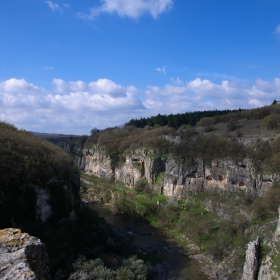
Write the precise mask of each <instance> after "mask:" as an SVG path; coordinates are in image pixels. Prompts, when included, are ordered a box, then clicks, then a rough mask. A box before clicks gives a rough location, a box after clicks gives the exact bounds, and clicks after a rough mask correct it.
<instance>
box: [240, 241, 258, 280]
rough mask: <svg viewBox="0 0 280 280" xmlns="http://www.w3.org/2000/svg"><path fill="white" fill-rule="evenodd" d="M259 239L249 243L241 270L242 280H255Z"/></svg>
mask: <svg viewBox="0 0 280 280" xmlns="http://www.w3.org/2000/svg"><path fill="white" fill-rule="evenodd" d="M259 251H260V238H259V237H258V238H257V239H256V240H255V241H252V242H249V244H248V247H247V250H246V261H245V264H244V268H243V275H242V280H256V279H257V273H258V265H259Z"/></svg>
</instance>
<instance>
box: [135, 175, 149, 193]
mask: <svg viewBox="0 0 280 280" xmlns="http://www.w3.org/2000/svg"><path fill="white" fill-rule="evenodd" d="M148 185H149V184H148V182H147V180H146V178H141V179H139V180H138V181H137V182H136V184H135V185H134V189H135V190H136V191H137V192H142V191H144V190H145V189H146V188H147V187H148Z"/></svg>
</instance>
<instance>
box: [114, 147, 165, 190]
mask: <svg viewBox="0 0 280 280" xmlns="http://www.w3.org/2000/svg"><path fill="white" fill-rule="evenodd" d="M164 170H165V159H162V158H161V157H160V155H157V154H155V153H154V151H152V150H146V149H136V150H134V151H133V153H132V154H131V155H129V156H127V157H126V161H125V164H124V165H123V166H121V167H117V168H116V169H115V180H117V181H121V182H123V183H124V184H125V185H126V186H128V187H132V186H133V185H134V184H135V183H136V182H137V180H139V179H140V178H143V177H144V178H146V180H147V182H148V183H149V184H150V185H153V184H154V183H155V181H156V178H157V176H158V174H159V173H160V172H163V171H164Z"/></svg>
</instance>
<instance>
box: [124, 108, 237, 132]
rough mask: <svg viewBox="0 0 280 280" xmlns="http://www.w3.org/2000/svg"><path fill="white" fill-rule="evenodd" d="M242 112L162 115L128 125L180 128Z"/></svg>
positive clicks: (135, 120) (132, 120)
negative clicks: (204, 119)
mask: <svg viewBox="0 0 280 280" xmlns="http://www.w3.org/2000/svg"><path fill="white" fill-rule="evenodd" d="M238 111H241V109H239V110H214V111H195V112H190V113H183V114H175V115H173V114H170V115H161V114H158V115H157V116H152V117H149V118H140V119H139V120H138V119H131V120H130V121H129V122H128V123H127V124H126V125H134V126H136V127H141V128H143V127H145V126H151V127H153V126H155V125H159V126H165V125H168V126H170V127H174V128H179V127H181V126H182V125H190V126H194V125H196V123H197V122H198V121H199V120H200V119H202V118H206V117H214V116H222V115H226V114H228V113H235V112H238Z"/></svg>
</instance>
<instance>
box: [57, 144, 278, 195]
mask: <svg viewBox="0 0 280 280" xmlns="http://www.w3.org/2000/svg"><path fill="white" fill-rule="evenodd" d="M60 146H61V147H62V148H64V149H65V150H66V151H70V153H71V155H72V157H73V159H74V162H75V163H76V164H77V165H78V166H79V168H80V169H81V170H84V171H85V172H87V173H89V174H92V175H95V176H97V177H101V178H107V179H115V180H116V181H121V182H123V183H124V184H125V185H126V186H129V187H131V186H133V185H134V184H135V183H136V182H137V180H139V178H143V177H145V178H146V179H147V181H148V182H149V183H150V184H155V182H156V178H157V176H158V174H159V173H160V172H165V176H164V177H163V180H162V183H161V184H160V185H158V186H157V187H158V189H161V190H163V194H164V195H166V196H169V197H171V196H174V197H178V198H180V197H184V196H185V195H186V193H187V192H188V191H192V192H200V191H202V190H206V191H218V192H219V191H228V192H235V191H238V190H244V191H246V192H247V193H250V194H253V195H257V196H261V197H263V196H264V194H265V193H266V192H267V191H268V190H269V189H270V188H271V186H272V183H273V181H274V180H277V181H279V178H278V176H276V175H275V174H270V175H264V174H258V173H257V171H256V165H255V163H253V161H252V160H251V159H249V158H247V159H244V160H243V161H242V162H237V161H235V160H231V159H215V160H213V161H212V162H210V163H206V162H204V161H203V160H201V159H196V160H195V161H194V162H188V160H185V161H183V160H182V159H180V158H175V157H173V156H172V155H169V157H168V158H161V155H160V154H157V151H153V150H149V149H144V148H142V149H140V148H139V149H136V150H134V151H132V152H131V154H130V155H128V156H126V161H125V162H124V163H123V164H121V165H119V166H113V165H112V161H111V158H110V156H109V154H108V153H106V152H105V150H104V149H103V148H102V147H100V146H98V145H95V146H92V147H91V148H84V149H82V147H81V146H80V145H79V144H75V145H74V144H69V143H68V144H67V143H66V144H63V145H62V144H61V145H60Z"/></svg>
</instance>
